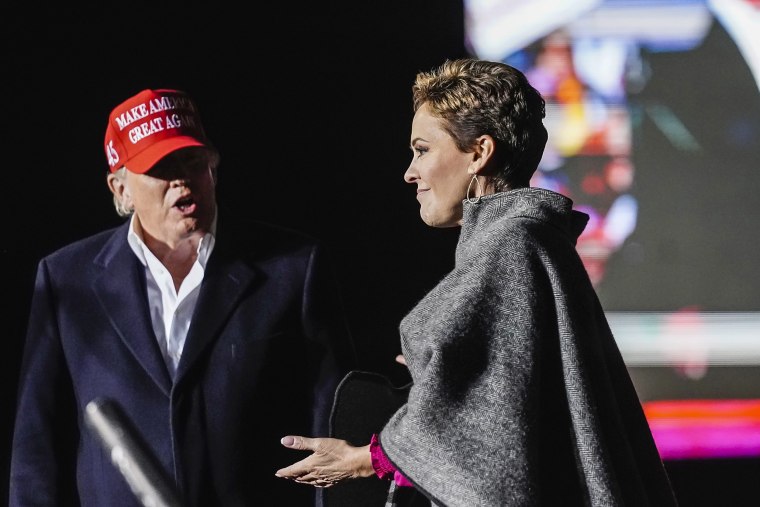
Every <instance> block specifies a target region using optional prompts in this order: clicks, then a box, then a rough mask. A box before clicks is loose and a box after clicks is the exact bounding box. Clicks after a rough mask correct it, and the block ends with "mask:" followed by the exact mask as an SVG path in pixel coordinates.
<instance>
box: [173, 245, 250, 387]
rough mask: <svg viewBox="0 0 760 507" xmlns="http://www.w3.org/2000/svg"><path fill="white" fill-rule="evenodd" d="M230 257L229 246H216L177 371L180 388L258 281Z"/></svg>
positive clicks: (245, 266)
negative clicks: (247, 292) (252, 285)
mask: <svg viewBox="0 0 760 507" xmlns="http://www.w3.org/2000/svg"><path fill="white" fill-rule="evenodd" d="M230 253H231V251H230V250H229V249H228V248H227V245H225V244H217V246H216V247H215V249H214V252H213V253H212V255H211V258H210V259H209V263H208V265H207V267H206V272H205V273H204V275H203V284H202V285H201V293H200V295H199V297H198V302H197V304H196V307H195V313H194V315H193V321H192V324H190V329H189V330H188V335H187V339H186V340H185V347H184V349H183V350H182V357H181V359H180V362H179V366H178V368H177V375H176V378H175V383H177V384H178V383H179V382H180V381H181V380H182V378H183V377H184V376H185V375H186V374H187V372H188V371H189V370H190V369H191V368H192V367H193V365H194V364H195V363H196V362H197V361H198V359H199V358H200V357H202V356H203V354H204V351H205V350H206V348H207V347H209V346H210V345H211V344H212V343H213V342H214V341H215V340H216V338H217V337H218V336H219V333H220V332H221V329H222V327H223V326H224V323H225V321H226V320H227V317H228V316H229V314H230V313H231V312H232V311H233V310H234V309H235V307H237V305H238V304H239V301H240V299H241V298H242V296H243V294H244V293H245V292H246V290H247V288H248V287H249V286H250V285H251V283H252V282H253V280H254V279H255V278H256V272H255V271H254V270H253V269H252V268H251V267H249V266H248V265H247V264H245V263H244V262H243V261H242V260H240V259H239V258H238V257H236V256H234V255H229V254H230Z"/></svg>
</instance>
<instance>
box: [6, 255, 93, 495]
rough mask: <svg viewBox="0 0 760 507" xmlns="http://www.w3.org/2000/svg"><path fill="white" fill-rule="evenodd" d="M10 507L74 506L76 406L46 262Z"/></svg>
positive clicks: (25, 374)
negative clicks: (35, 506) (31, 506)
mask: <svg viewBox="0 0 760 507" xmlns="http://www.w3.org/2000/svg"><path fill="white" fill-rule="evenodd" d="M18 386H19V387H18V392H17V405H16V418H15V424H14V432H13V443H12V455H11V469H10V488H9V491H10V494H9V506H11V507H15V506H22V505H23V506H27V505H38V506H43V505H50V506H57V505H75V504H76V502H77V501H76V499H75V492H74V489H73V487H74V484H75V483H76V480H75V479H74V472H73V470H74V469H75V465H74V461H75V450H76V446H77V442H78V430H77V424H76V412H75V409H74V407H75V404H74V402H73V397H74V395H73V392H72V389H71V380H70V376H69V372H68V370H67V368H66V365H65V361H64V357H63V350H62V347H61V342H60V336H59V333H58V327H57V321H56V318H55V298H54V295H53V291H52V290H51V284H50V278H49V272H48V270H47V266H46V264H45V261H44V260H43V261H42V262H40V264H39V266H38V268H37V275H36V281H35V285H34V292H33V294H32V303H31V307H30V316H29V323H28V327H27V335H26V341H25V344H24V351H23V357H22V363H21V369H20V377H19V385H18Z"/></svg>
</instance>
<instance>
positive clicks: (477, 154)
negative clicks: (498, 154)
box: [467, 134, 496, 174]
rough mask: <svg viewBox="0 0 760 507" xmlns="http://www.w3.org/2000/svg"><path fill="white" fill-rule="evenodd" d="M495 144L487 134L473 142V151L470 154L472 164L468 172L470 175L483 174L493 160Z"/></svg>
mask: <svg viewBox="0 0 760 507" xmlns="http://www.w3.org/2000/svg"><path fill="white" fill-rule="evenodd" d="M495 149H496V143H494V140H493V137H491V136H490V135H488V134H485V135H482V136H480V137H478V138H477V139H476V140H475V150H474V151H473V154H472V162H470V167H469V168H468V171H467V172H469V173H470V174H485V172H484V171H485V170H486V167H487V166H488V164H489V163H490V161H491V160H492V159H493V158H494V150H495Z"/></svg>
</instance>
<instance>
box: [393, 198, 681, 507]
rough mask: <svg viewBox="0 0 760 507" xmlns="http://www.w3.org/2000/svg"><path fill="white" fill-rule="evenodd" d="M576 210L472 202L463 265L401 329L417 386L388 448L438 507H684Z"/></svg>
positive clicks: (562, 201)
mask: <svg viewBox="0 0 760 507" xmlns="http://www.w3.org/2000/svg"><path fill="white" fill-rule="evenodd" d="M572 204H573V203H572V201H571V200H570V199H568V198H567V197H565V196H563V195H560V194H557V193H555V192H552V191H549V190H544V189H539V188H521V189H516V190H511V191H507V192H502V193H497V194H494V195H489V196H485V197H483V198H481V199H480V201H479V202H478V203H472V204H471V203H468V202H466V201H465V203H464V220H463V225H462V229H461V231H460V237H459V242H458V244H457V248H456V256H455V265H454V269H453V270H452V271H451V272H450V273H449V274H448V275H446V276H445V277H444V278H443V279H442V280H441V281H440V283H438V285H437V286H436V287H435V288H434V289H433V290H432V291H430V292H429V293H428V294H427V295H426V296H425V297H424V298H423V299H422V300H421V301H420V302H419V303H418V304H417V305H416V306H415V308H414V309H412V311H411V312H410V313H409V314H408V315H406V317H404V319H403V320H402V321H401V324H400V334H401V348H402V352H403V354H404V356H405V358H406V361H407V365H408V367H409V371H410V374H411V376H412V381H413V384H412V387H411V390H410V392H409V398H408V401H407V403H406V404H405V405H403V406H402V407H401V408H400V409H399V410H398V411H397V412H396V413H395V414H394V415H393V417H392V418H391V419H390V421H389V422H388V423H387V424H386V425H385V427H384V428H383V430H382V431H381V433H380V443H381V446H382V448H383V450H384V451H385V453H386V454H387V456H388V458H389V459H390V461H391V462H392V463H393V464H394V465H395V466H396V467H397V468H398V469H399V470H400V471H401V472H402V473H403V474H404V475H405V476H406V477H407V478H409V479H410V480H411V481H412V482H413V484H415V486H416V487H417V488H418V489H419V490H420V491H422V492H424V493H425V494H426V495H427V496H428V498H430V499H431V500H432V502H433V503H434V504H437V505H446V506H466V507H476V506H518V505H519V506H523V505H590V506H618V505H631V506H636V507H641V506H657V507H661V506H670V505H675V504H676V501H675V498H674V495H673V492H672V489H671V487H670V483H669V480H668V477H667V475H666V472H665V469H664V467H663V464H662V461H661V460H660V456H659V454H658V452H657V449H656V447H655V444H654V440H653V439H652V435H651V432H650V430H649V426H648V425H647V422H646V418H645V417H644V413H643V410H642V407H641V405H640V403H639V399H638V397H637V395H636V392H635V390H634V387H633V384H632V383H631V380H630V377H629V376H628V372H627V370H626V367H625V364H624V362H623V360H622V358H621V355H620V352H619V350H618V348H617V346H616V344H615V340H614V338H613V335H612V333H611V331H610V328H609V326H608V324H607V321H606V318H605V315H604V313H603V310H602V307H601V305H600V303H599V301H598V298H597V295H596V292H595V291H594V289H593V287H592V285H591V282H590V281H589V278H588V275H587V273H586V271H585V269H584V267H583V264H582V262H581V259H580V257H579V256H578V253H577V252H576V249H575V244H576V240H577V238H578V236H579V235H580V233H581V232H582V231H583V229H584V227H585V225H586V222H587V220H588V216H587V215H585V214H583V213H580V212H578V211H574V210H572Z"/></svg>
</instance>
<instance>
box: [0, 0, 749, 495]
mask: <svg viewBox="0 0 760 507" xmlns="http://www.w3.org/2000/svg"><path fill="white" fill-rule="evenodd" d="M257 9H261V10H260V11H257ZM0 23H1V25H0V37H2V39H0V43H1V46H0V48H2V49H0V58H1V60H0V72H2V81H1V82H2V97H3V100H2V102H0V108H1V109H0V111H1V112H2V122H3V131H2V146H3V147H4V150H3V152H4V157H5V160H4V162H5V167H4V170H5V173H4V176H3V179H2V181H3V183H2V187H1V188H2V189H3V197H4V198H3V199H2V200H1V201H0V202H1V204H0V205H1V206H2V208H1V209H0V211H1V212H2V216H3V217H4V218H5V230H4V231H3V234H2V235H1V236H0V255H2V257H0V266H2V269H3V277H2V280H3V282H4V291H3V292H4V293H5V298H4V301H5V302H4V303H3V304H2V308H3V313H2V322H3V324H4V330H5V332H4V333H3V346H4V350H3V354H2V355H0V357H1V358H2V365H0V366H2V372H3V375H4V377H3V380H2V402H3V408H2V448H0V455H2V456H4V457H5V458H6V459H5V460H4V462H3V467H2V468H0V475H2V476H3V477H7V464H8V460H7V456H8V454H9V448H10V434H11V428H12V417H13V408H14V403H15V389H16V378H17V375H18V364H19V359H20V354H21V345H22V341H23V333H24V328H25V326H26V318H27V316H26V312H27V310H28V303H29V298H30V295H31V289H32V283H33V277H34V269H35V266H36V263H37V261H38V260H39V258H40V257H41V256H43V255H44V254H46V253H49V252H51V251H52V250H54V249H56V248H58V247H60V246H62V245H64V244H66V243H68V242H71V241H73V240H76V239H79V238H81V237H83V236H86V235H89V234H91V233H94V232H96V231H99V230H101V229H103V228H104V227H108V226H112V225H116V224H118V223H119V222H120V219H119V218H118V217H117V216H116V214H115V212H114V210H113V206H112V203H111V197H110V193H109V192H108V190H107V187H106V185H105V174H106V170H107V164H106V160H105V156H104V152H103V147H102V141H103V135H104V131H105V125H106V119H107V116H108V113H109V112H110V110H111V108H113V106H115V105H116V104H118V103H119V102H121V101H122V100H124V99H126V98H127V97H129V96H131V95H133V94H134V93H136V92H138V91H140V90H142V89H143V88H157V87H170V88H180V89H184V90H186V91H187V92H189V93H190V95H192V96H193V97H194V98H195V99H196V102H197V103H198V106H199V108H200V111H201V115H202V117H203V119H204V126H205V128H206V131H207V134H208V135H209V136H210V137H211V139H212V140H213V141H214V143H215V144H216V145H217V147H218V148H219V150H220V151H221V153H222V165H221V167H220V171H219V178H220V182H219V189H218V190H219V199H220V201H223V202H225V203H226V204H228V205H231V206H233V207H235V208H237V209H238V210H239V211H240V212H241V213H246V214H250V215H251V216H256V217H259V218H261V219H263V220H267V221H271V222H275V223H278V224H282V225H285V226H289V227H293V228H297V229H300V230H303V231H306V232H309V233H312V234H314V235H315V236H317V237H319V238H321V239H323V240H324V241H325V243H326V244H327V245H328V247H329V249H330V251H331V253H332V254H333V258H334V261H335V267H336V274H337V276H338V278H339V281H340V283H341V288H342V291H343V294H344V299H345V304H346V309H347V311H348V315H349V318H350V323H351V325H352V328H353V333H354V335H355V339H356V343H357V349H358V352H359V355H360V359H361V367H362V368H363V369H367V370H372V371H379V372H381V373H385V374H387V375H389V376H390V377H391V378H392V379H394V380H396V381H398V382H402V381H404V380H405V379H406V376H405V375H406V373H405V371H404V370H403V368H402V367H400V366H398V365H396V364H395V363H394V356H395V355H396V354H397V353H398V352H399V346H398V335H397V326H398V322H399V320H400V319H401V318H402V317H403V315H404V314H405V313H406V312H407V311H408V310H410V309H411V308H412V306H413V305H414V304H415V303H416V301H417V300H418V299H419V298H420V297H421V296H422V295H423V294H424V293H425V291H427V290H428V289H429V288H431V287H432V286H433V285H434V284H435V283H436V281H437V280H438V279H439V278H440V277H441V276H442V275H443V274H444V273H445V272H446V271H447V270H448V269H449V268H450V267H451V265H453V248H454V245H455V242H456V238H457V236H456V234H457V231H456V230H438V229H431V228H428V227H426V226H425V225H424V224H423V223H422V221H421V220H420V219H419V214H418V204H417V202H416V200H415V198H414V196H415V193H414V189H413V187H412V186H410V185H407V184H405V183H404V182H403V179H402V175H403V172H404V170H405V169H406V167H407V164H408V162H409V160H410V157H411V153H410V151H409V148H408V141H409V128H410V122H411V118H412V114H413V113H412V108H411V93H410V88H411V84H412V81H413V79H414V75H415V74H416V73H417V71H419V70H427V69H429V68H431V67H433V66H435V65H437V64H439V63H441V62H442V61H443V60H444V59H445V58H453V57H460V56H466V51H465V47H464V44H463V41H464V21H463V10H462V5H461V3H460V2H459V1H452V0H446V1H433V0H430V1H422V0H405V1H402V0H391V1H384V2H348V1H347V0H339V1H335V2H331V3H329V4H323V3H319V2H301V1H299V2H275V3H273V4H271V5H266V6H263V5H260V4H255V5H253V4H251V5H243V4H241V7H239V8H231V7H227V6H225V5H224V4H218V3H217V4H214V5H213V6H210V5H209V6H197V5H196V6H191V5H184V6H180V5H171V4H161V5H155V4H154V5H150V4H146V5H144V6H136V5H135V4H123V5H122V6H121V7H108V8H98V9H97V10H89V9H88V10H84V9H72V8H70V7H66V8H63V7H61V8H50V7H46V6H41V5H36V4H35V5H29V6H27V7H13V8H9V7H3V8H2V11H1V12H0ZM283 367H286V365H283ZM667 465H668V468H669V470H670V471H671V473H672V479H673V482H674V486H675V487H676V489H677V493H678V495H679V498H680V499H681V501H682V505H684V506H686V505H727V504H730V505H741V504H742V502H748V503H746V505H753V504H756V502H754V501H753V500H754V498H758V495H760V490H758V488H757V486H754V484H755V483H756V482H758V481H757V477H758V473H759V472H760V470H758V468H760V467H759V466H758V464H757V462H756V461H755V460H724V461H704V462H699V461H692V462H679V463H668V464H667ZM1 483H2V488H3V489H1V490H0V494H2V495H3V496H5V493H6V491H5V488H7V481H6V480H5V479H4V480H2V481H1ZM753 497H754V498H753Z"/></svg>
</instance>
